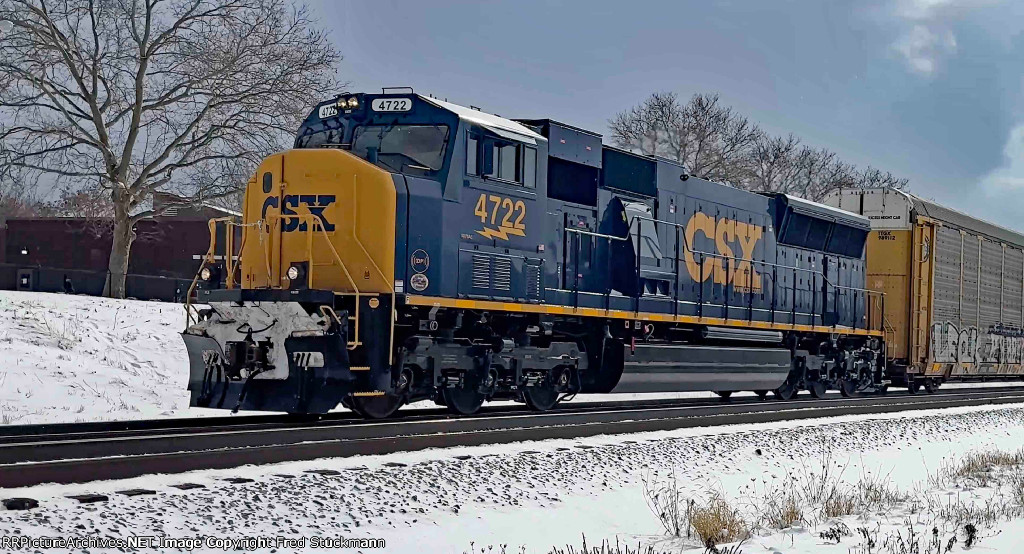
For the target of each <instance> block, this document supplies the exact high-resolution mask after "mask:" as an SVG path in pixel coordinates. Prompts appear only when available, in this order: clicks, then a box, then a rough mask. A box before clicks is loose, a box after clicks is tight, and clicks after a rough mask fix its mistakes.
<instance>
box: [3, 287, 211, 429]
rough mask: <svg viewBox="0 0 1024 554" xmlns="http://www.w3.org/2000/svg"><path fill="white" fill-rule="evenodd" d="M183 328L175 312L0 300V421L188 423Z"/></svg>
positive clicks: (49, 298)
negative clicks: (179, 419)
mask: <svg viewBox="0 0 1024 554" xmlns="http://www.w3.org/2000/svg"><path fill="white" fill-rule="evenodd" d="M184 323H185V310H184V309H183V307H182V306H180V305H177V304H168V303H162V302H145V301H138V300H112V299H107V298H95V297H90V296H71V295H64V294H47V293H32V292H11V291H3V292H0V362H2V363H0V423H4V424H12V423H13V424H24V423H50V422H76V421H97V420H114V419H143V418H154V417H170V416H181V415H185V414H188V415H192V413H193V412H195V411H194V410H190V409H189V408H188V396H187V395H186V391H185V385H186V383H187V373H186V370H183V368H187V367H188V366H187V363H188V361H187V357H186V355H185V349H184V345H183V344H182V341H181V337H179V336H178V332H179V331H180V330H181V329H182V328H183V327H184ZM201 411H209V410H201Z"/></svg>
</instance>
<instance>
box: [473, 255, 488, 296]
mask: <svg viewBox="0 0 1024 554" xmlns="http://www.w3.org/2000/svg"><path fill="white" fill-rule="evenodd" d="M473 288H475V289H484V290H487V289H489V288H491V257H490V256H487V255H485V254H473Z"/></svg>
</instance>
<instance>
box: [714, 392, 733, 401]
mask: <svg viewBox="0 0 1024 554" xmlns="http://www.w3.org/2000/svg"><path fill="white" fill-rule="evenodd" d="M732 393H733V391H731V390H716V391H715V394H717V395H718V396H719V397H720V398H721V399H722V400H729V397H730V396H732Z"/></svg>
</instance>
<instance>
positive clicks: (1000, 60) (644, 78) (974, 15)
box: [308, 0, 1024, 231]
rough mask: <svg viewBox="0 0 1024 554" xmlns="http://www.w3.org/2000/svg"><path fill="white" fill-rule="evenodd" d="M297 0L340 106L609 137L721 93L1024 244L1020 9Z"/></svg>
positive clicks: (979, 3)
mask: <svg viewBox="0 0 1024 554" xmlns="http://www.w3.org/2000/svg"><path fill="white" fill-rule="evenodd" d="M308 1H309V2H310V5H311V7H312V9H313V10H314V13H315V14H316V15H317V16H318V17H319V18H320V20H321V24H322V25H323V26H324V28H325V29H327V30H328V33H329V35H330V37H331V39H332V40H333V41H334V43H335V44H336V45H337V46H338V48H339V50H340V51H341V53H342V55H343V56H344V60H343V61H342V62H341V64H340V68H339V71H340V73H341V78H342V79H344V80H345V81H347V82H348V83H349V90H350V91H353V92H356V91H363V92H375V91H377V90H379V89H380V87H383V86H411V87H413V88H414V89H415V90H416V92H418V93H422V94H428V93H429V94H433V95H434V96H437V97H440V98H447V99H448V100H450V101H453V102H457V103H460V104H464V105H470V104H472V105H473V106H478V107H480V108H481V109H483V110H484V111H489V112H492V113H497V114H499V115H503V116H506V117H526V118H541V117H548V118H552V119H557V120H559V121H563V122H566V123H570V124H573V125H576V126H579V127H583V128H585V129H589V130H592V131H595V132H598V133H602V134H605V135H607V133H608V120H609V119H610V118H611V117H613V116H614V115H615V114H616V113H618V112H620V111H623V110H626V109H629V108H630V107H632V106H634V105H635V104H637V103H638V102H640V101H641V100H643V99H644V98H645V97H646V96H648V95H649V94H651V93H652V92H663V91H671V92H676V93H678V94H679V95H680V96H681V97H683V98H687V97H689V96H690V95H692V94H695V93H718V94H719V95H720V96H721V99H722V102H724V103H725V104H727V105H731V106H733V107H734V108H735V109H737V110H738V111H740V112H741V113H743V114H745V115H747V116H748V117H750V118H751V120H753V121H755V122H757V123H758V124H759V125H761V126H762V127H763V128H765V129H766V130H768V131H770V132H773V133H777V134H788V133H794V134H795V135H797V136H798V137H800V138H802V139H803V140H804V142H805V143H808V144H810V145H812V146H817V147H827V148H830V149H832V150H835V151H836V152H837V153H839V154H840V155H841V157H843V158H844V159H845V160H847V161H849V162H852V163H856V164H858V165H868V164H870V165H872V166H875V167H877V168H879V169H882V170H886V171H891V172H893V173H894V174H896V175H898V176H901V177H907V178H909V179H910V187H911V191H912V192H914V193H915V194H918V195H920V196H923V197H926V198H930V199H933V200H936V201H938V202H940V203H943V204H945V205H948V206H950V207H952V208H955V209H959V210H961V211H966V212H969V213H971V214H972V215H976V216H979V217H982V218H985V219H989V220H991V221H993V222H996V223H999V224H1002V225H1004V226H1008V227H1011V228H1016V229H1018V230H1020V231H1024V1H1021V0H861V1H852V0H826V1H823V0H790V1H786V0H773V1H763V0H731V1H728V0H722V1H683V0H677V1H670V2H653V1H650V2H648V1H643V0H634V1H624V0H615V1H607V0H586V1H583V0H580V1H548V2H540V1H534V0H517V1H507V2H506V1H473V2H469V1H467V2H461V1H460V2H455V1H452V2H438V1H422V0H420V1H412V0H408V1H400V0H374V1H372V2H365V1H360V2H355V1H349V0H308ZM606 142H607V141H606Z"/></svg>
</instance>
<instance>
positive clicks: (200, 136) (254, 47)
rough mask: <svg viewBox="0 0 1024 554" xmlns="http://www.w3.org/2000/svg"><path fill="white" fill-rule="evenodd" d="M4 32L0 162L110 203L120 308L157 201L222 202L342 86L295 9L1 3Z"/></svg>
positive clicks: (179, 2) (254, 3) (175, 1)
mask: <svg viewBox="0 0 1024 554" xmlns="http://www.w3.org/2000/svg"><path fill="white" fill-rule="evenodd" d="M0 22H3V25H0V82H3V83H4V85H3V86H2V88H0V122H2V127H0V146H2V148H3V153H2V156H3V158H4V159H6V161H7V163H9V164H11V165H12V166H14V167H18V168H21V169H25V170H31V171H35V172H38V173H40V174H46V175H48V176H50V178H51V179H53V180H55V181H56V182H57V183H58V184H61V185H65V186H68V187H71V188H81V187H92V186H98V187H99V189H100V190H102V191H103V192H104V193H105V195H106V196H107V197H108V198H109V206H110V209H111V212H112V214H113V240H112V244H111V251H110V258H109V265H108V270H109V277H108V283H107V287H106V293H107V294H108V295H110V296H115V297H123V296H124V294H125V287H124V283H125V275H126V273H127V270H128V258H129V253H130V249H131V244H132V241H133V239H134V237H135V234H134V231H133V228H134V225H135V223H136V222H138V221H139V220H141V219H144V218H148V217H153V216H156V215H159V213H157V210H154V209H153V208H152V206H151V205H150V203H149V202H150V199H151V197H152V194H153V193H154V192H155V191H159V190H164V189H168V188H171V189H184V190H187V191H188V192H189V193H190V195H191V196H198V197H204V198H210V197H211V196H219V195H224V194H230V192H231V191H232V190H234V189H236V188H237V187H239V186H241V185H242V184H244V183H245V181H246V177H245V176H244V175H248V173H249V172H251V170H252V169H253V167H254V165H255V164H256V163H258V160H259V159H260V158H261V157H263V156H264V155H266V154H267V153H269V152H273V151H275V150H279V149H281V148H283V147H286V146H287V145H288V142H289V140H290V139H289V136H290V135H291V133H293V132H294V130H295V129H296V128H297V126H298V124H299V122H300V120H301V118H302V116H303V115H305V113H306V112H307V111H308V108H309V106H310V105H312V104H313V103H314V102H316V101H317V100H319V99H322V98H323V96H324V95H326V94H328V93H330V92H333V91H336V90H337V87H338V86H339V83H338V82H337V80H336V78H335V75H336V71H335V66H336V64H337V62H338V61H339V59H340V56H339V54H338V52H337V51H336V49H335V48H334V47H333V46H332V45H331V44H330V43H329V41H328V40H327V38H326V36H325V35H324V33H323V32H322V31H320V30H318V29H317V28H316V26H315V25H314V23H313V20H312V18H311V16H310V14H309V13H308V12H307V10H306V8H305V7H303V6H297V5H295V4H293V3H292V0H0ZM224 168H231V170H230V171H228V172H226V173H225V172H224V171H222V170H223V169H224ZM240 176H241V177H240ZM95 183H98V185H94V184H95Z"/></svg>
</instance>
